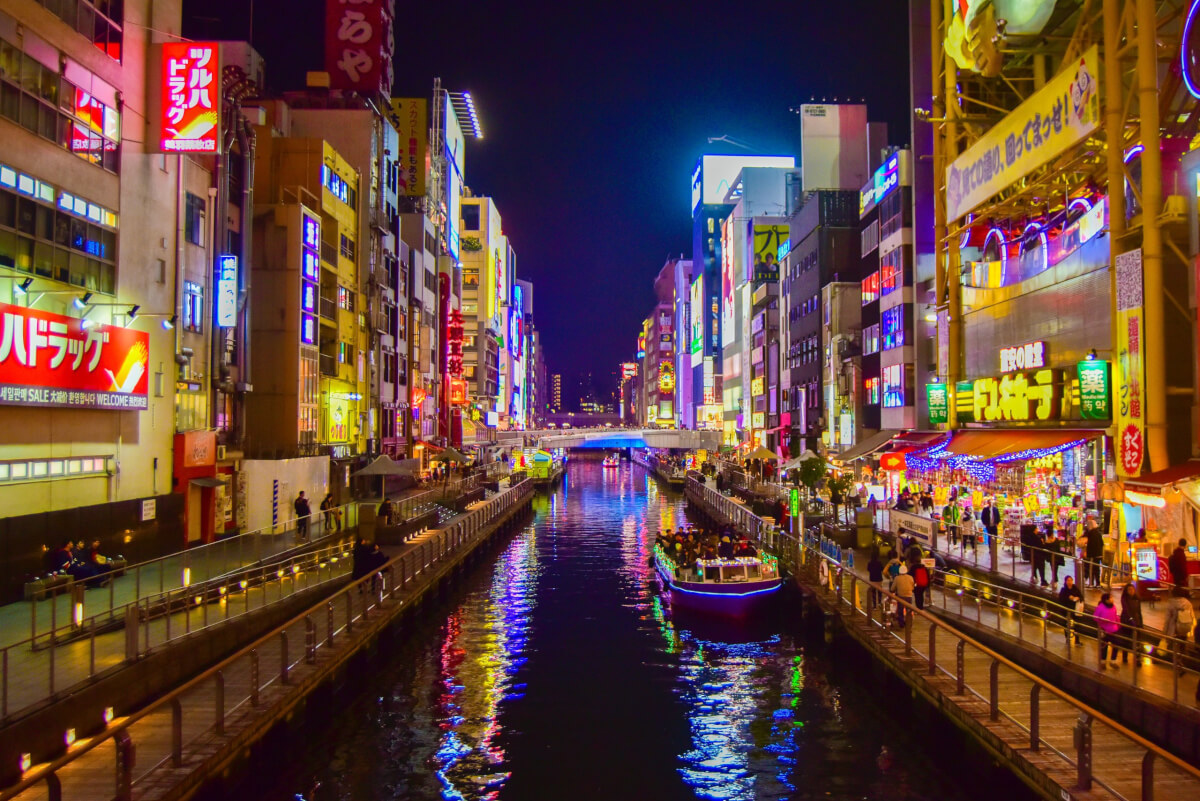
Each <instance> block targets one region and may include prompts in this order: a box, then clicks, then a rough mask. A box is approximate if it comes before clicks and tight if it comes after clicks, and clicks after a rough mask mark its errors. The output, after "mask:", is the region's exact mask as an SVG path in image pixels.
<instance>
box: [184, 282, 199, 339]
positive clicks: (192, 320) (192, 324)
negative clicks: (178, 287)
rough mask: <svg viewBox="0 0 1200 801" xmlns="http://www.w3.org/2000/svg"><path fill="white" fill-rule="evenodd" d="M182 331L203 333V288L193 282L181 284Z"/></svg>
mask: <svg viewBox="0 0 1200 801" xmlns="http://www.w3.org/2000/svg"><path fill="white" fill-rule="evenodd" d="M183 330H184V331H194V332H196V333H202V332H203V331H204V287H202V286H200V285H199V284H197V283H195V282H193V281H184V282H183Z"/></svg>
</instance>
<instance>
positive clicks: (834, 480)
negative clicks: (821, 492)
mask: <svg viewBox="0 0 1200 801" xmlns="http://www.w3.org/2000/svg"><path fill="white" fill-rule="evenodd" d="M828 485H829V501H830V503H832V504H833V519H834V520H835V521H836V520H838V507H840V506H841V505H842V504H843V503H845V499H846V494H847V493H848V492H850V488H851V487H852V486H854V478H853V477H852V476H851V475H849V474H848V473H842V474H840V475H836V476H831V477H830V478H829V481H828Z"/></svg>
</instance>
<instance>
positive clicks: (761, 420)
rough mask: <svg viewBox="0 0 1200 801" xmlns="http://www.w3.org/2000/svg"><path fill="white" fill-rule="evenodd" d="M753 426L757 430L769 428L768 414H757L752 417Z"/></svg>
mask: <svg viewBox="0 0 1200 801" xmlns="http://www.w3.org/2000/svg"><path fill="white" fill-rule="evenodd" d="M751 424H752V425H753V426H754V427H755V428H766V427H767V414H766V412H755V413H754V415H753V416H752V417H751Z"/></svg>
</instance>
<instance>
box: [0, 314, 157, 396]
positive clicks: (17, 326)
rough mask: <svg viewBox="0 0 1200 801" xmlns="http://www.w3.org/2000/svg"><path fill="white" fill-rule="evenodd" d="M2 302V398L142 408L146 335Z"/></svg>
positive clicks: (146, 383) (147, 354)
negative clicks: (90, 324) (85, 324)
mask: <svg viewBox="0 0 1200 801" xmlns="http://www.w3.org/2000/svg"><path fill="white" fill-rule="evenodd" d="M82 322H83V321H82V320H79V319H78V318H75V317H65V316H63V315H61V314H52V313H50V312H44V311H38V310H37V309H26V308H24V307H22V306H12V305H9V304H7V303H0V404H10V405H16V406H76V407H79V408H84V409H145V408H147V406H148V405H149V402H148V400H147V391H148V386H149V383H150V377H149V363H150V337H149V335H148V334H146V333H145V332H143V331H133V330H131V329H129V328H121V327H120V326H115V325H92V326H91V327H90V328H84V327H83V326H82Z"/></svg>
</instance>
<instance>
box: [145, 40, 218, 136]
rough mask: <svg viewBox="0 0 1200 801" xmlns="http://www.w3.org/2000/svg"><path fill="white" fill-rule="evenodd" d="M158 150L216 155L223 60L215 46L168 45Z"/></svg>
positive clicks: (163, 76)
mask: <svg viewBox="0 0 1200 801" xmlns="http://www.w3.org/2000/svg"><path fill="white" fill-rule="evenodd" d="M162 49H163V56H162V57H163V63H162V118H161V120H160V121H159V129H160V136H159V146H160V149H161V150H162V151H164V152H167V153H184V152H187V153H216V152H218V151H219V150H220V141H221V136H220V133H221V58H220V49H219V47H218V45H217V43H216V42H165V43H164V44H163V46H162Z"/></svg>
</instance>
